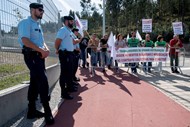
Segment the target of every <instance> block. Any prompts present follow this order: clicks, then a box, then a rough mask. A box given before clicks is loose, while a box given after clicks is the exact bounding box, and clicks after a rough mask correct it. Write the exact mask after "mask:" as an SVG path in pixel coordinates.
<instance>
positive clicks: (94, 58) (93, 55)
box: [90, 51, 97, 66]
mask: <svg viewBox="0 0 190 127" xmlns="http://www.w3.org/2000/svg"><path fill="white" fill-rule="evenodd" d="M90 61H91V66H97V52H95V51H91V59H90Z"/></svg>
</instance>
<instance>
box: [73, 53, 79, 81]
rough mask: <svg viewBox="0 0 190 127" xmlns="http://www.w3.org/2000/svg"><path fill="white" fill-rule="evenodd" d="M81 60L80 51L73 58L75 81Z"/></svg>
mask: <svg viewBox="0 0 190 127" xmlns="http://www.w3.org/2000/svg"><path fill="white" fill-rule="evenodd" d="M79 58H80V53H79V52H78V51H75V52H74V57H73V79H74V78H76V72H77V69H78V65H79Z"/></svg>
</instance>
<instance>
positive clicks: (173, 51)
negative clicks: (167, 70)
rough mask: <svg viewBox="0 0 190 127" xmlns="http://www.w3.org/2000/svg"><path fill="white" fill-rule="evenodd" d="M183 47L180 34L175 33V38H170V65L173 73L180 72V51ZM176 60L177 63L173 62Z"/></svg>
mask: <svg viewBox="0 0 190 127" xmlns="http://www.w3.org/2000/svg"><path fill="white" fill-rule="evenodd" d="M181 47H183V45H182V42H181V40H180V39H179V36H178V35H174V36H173V39H172V40H170V66H171V70H172V73H179V71H178V70H177V66H178V65H179V59H178V52H179V48H181ZM174 61H175V65H174V64H173V62H174Z"/></svg>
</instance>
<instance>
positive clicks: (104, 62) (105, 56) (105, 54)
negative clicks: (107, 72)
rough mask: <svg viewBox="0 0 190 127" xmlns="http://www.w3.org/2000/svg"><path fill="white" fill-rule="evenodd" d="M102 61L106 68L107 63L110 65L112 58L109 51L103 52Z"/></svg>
mask: <svg viewBox="0 0 190 127" xmlns="http://www.w3.org/2000/svg"><path fill="white" fill-rule="evenodd" d="M101 62H102V67H103V68H105V64H106V65H109V64H110V60H109V58H108V53H107V52H101Z"/></svg>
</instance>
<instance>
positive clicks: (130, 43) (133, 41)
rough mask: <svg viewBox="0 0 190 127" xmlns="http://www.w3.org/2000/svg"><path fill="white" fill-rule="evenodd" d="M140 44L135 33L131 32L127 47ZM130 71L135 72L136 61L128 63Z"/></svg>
mask: <svg viewBox="0 0 190 127" xmlns="http://www.w3.org/2000/svg"><path fill="white" fill-rule="evenodd" d="M139 45H140V43H139V39H137V38H136V33H135V32H134V31H133V32H131V38H129V39H128V47H138V46H139ZM130 66H131V72H132V73H137V63H130Z"/></svg>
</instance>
